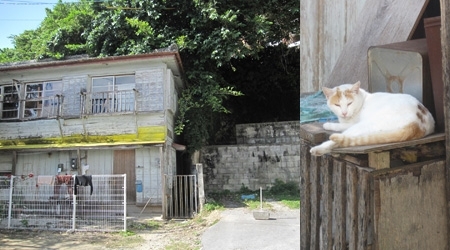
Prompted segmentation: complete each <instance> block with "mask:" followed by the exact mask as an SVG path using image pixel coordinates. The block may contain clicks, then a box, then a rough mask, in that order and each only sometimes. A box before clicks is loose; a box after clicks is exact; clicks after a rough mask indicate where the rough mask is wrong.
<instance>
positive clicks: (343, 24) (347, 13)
mask: <svg viewBox="0 0 450 250" xmlns="http://www.w3.org/2000/svg"><path fill="white" fill-rule="evenodd" d="M366 1H368V0H350V1H327V0H317V1H300V48H301V49H300V58H301V62H302V63H301V64H300V93H307V92H313V91H317V90H319V88H320V87H321V86H323V83H324V82H325V81H326V80H327V79H328V76H329V75H330V73H331V71H332V70H333V67H334V65H335V63H336V61H337V60H338V57H339V55H340V54H341V51H342V49H343V48H344V45H345V43H346V42H347V41H348V40H350V39H352V38H351V37H350V32H351V30H352V29H353V27H354V26H356V24H357V22H356V20H357V17H358V14H359V13H361V10H362V8H363V6H364V4H365V2H366Z"/></svg>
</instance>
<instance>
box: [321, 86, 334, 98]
mask: <svg viewBox="0 0 450 250" xmlns="http://www.w3.org/2000/svg"><path fill="white" fill-rule="evenodd" d="M322 91H323V94H324V95H325V97H326V98H327V100H328V99H329V98H330V97H331V96H332V95H333V89H330V88H327V87H322Z"/></svg>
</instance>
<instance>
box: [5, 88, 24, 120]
mask: <svg viewBox="0 0 450 250" xmlns="http://www.w3.org/2000/svg"><path fill="white" fill-rule="evenodd" d="M19 87H20V86H17V88H19ZM2 98H3V105H2V118H3V119H14V118H18V117H19V95H18V94H17V89H16V87H15V86H12V85H10V86H4V87H3V96H2Z"/></svg>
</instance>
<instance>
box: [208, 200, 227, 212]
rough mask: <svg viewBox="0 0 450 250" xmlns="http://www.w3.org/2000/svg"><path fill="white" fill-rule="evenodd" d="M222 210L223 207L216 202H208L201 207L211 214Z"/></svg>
mask: <svg viewBox="0 0 450 250" xmlns="http://www.w3.org/2000/svg"><path fill="white" fill-rule="evenodd" d="M223 208H224V207H223V205H222V204H220V203H218V202H208V203H205V205H204V206H203V209H204V210H205V211H207V212H212V211H214V210H221V209H223Z"/></svg>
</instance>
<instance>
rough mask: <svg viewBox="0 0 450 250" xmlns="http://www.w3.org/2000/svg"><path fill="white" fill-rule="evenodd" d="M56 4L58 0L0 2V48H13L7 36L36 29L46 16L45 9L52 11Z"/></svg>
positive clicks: (5, 0) (3, 0)
mask: <svg viewBox="0 0 450 250" xmlns="http://www.w3.org/2000/svg"><path fill="white" fill-rule="evenodd" d="M57 2H58V0H0V48H12V47H13V45H12V43H11V39H9V38H8V37H9V36H11V35H20V34H21V33H22V32H24V31H25V30H34V29H36V28H38V27H39V25H40V23H41V22H42V20H44V18H45V16H46V14H45V8H49V9H53V6H54V5H55V4H56V3H57ZM63 2H76V1H75V0H72V1H63Z"/></svg>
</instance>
